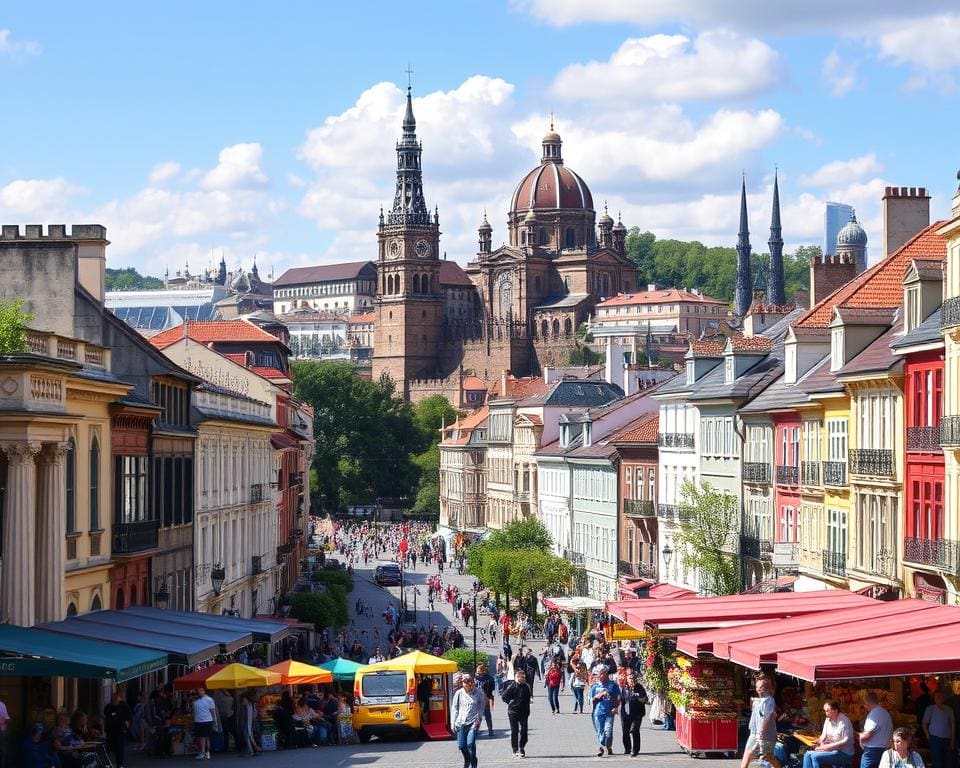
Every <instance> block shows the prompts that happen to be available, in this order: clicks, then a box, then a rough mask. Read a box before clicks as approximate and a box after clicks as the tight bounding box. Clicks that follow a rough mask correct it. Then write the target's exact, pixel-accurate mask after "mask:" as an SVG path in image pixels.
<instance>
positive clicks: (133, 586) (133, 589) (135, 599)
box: [127, 584, 137, 605]
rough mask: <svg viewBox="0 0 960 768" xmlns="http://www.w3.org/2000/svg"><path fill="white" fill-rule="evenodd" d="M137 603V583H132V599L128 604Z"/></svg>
mask: <svg viewBox="0 0 960 768" xmlns="http://www.w3.org/2000/svg"><path fill="white" fill-rule="evenodd" d="M136 604H137V585H136V584H131V585H130V600H129V602H128V603H127V605H136Z"/></svg>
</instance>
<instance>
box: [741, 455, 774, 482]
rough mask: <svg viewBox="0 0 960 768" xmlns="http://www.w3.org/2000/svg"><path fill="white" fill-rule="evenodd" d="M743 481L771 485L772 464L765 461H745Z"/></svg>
mask: <svg viewBox="0 0 960 768" xmlns="http://www.w3.org/2000/svg"><path fill="white" fill-rule="evenodd" d="M743 482H745V483H757V484H758V485H770V465H769V464H767V462H765V461H745V462H744V463H743Z"/></svg>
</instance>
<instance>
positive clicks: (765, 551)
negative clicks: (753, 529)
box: [740, 534, 773, 560]
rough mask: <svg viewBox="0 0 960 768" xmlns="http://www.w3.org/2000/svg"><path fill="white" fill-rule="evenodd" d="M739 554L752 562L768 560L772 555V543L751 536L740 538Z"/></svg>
mask: <svg viewBox="0 0 960 768" xmlns="http://www.w3.org/2000/svg"><path fill="white" fill-rule="evenodd" d="M740 553H741V554H743V555H746V556H747V557H752V558H753V559H754V560H769V559H770V558H771V556H772V555H773V541H771V540H770V539H764V538H762V537H760V536H755V535H753V534H743V535H742V536H741V537H740Z"/></svg>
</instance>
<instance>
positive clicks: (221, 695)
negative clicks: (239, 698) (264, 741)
mask: <svg viewBox="0 0 960 768" xmlns="http://www.w3.org/2000/svg"><path fill="white" fill-rule="evenodd" d="M213 701H214V702H215V703H216V705H217V714H218V715H220V724H221V725H222V726H223V751H224V752H229V751H230V740H231V739H233V744H234V749H236V750H237V751H238V752H239V751H240V739H239V738H238V737H237V718H236V714H235V712H234V708H235V702H234V699H233V694H232V693H230V692H229V691H222V690H221V691H214V692H213Z"/></svg>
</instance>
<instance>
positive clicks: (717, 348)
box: [690, 341, 726, 357]
mask: <svg viewBox="0 0 960 768" xmlns="http://www.w3.org/2000/svg"><path fill="white" fill-rule="evenodd" d="M725 344H726V342H725V341H692V342H690V351H691V352H693V354H694V355H700V356H702V357H720V356H722V355H723V348H724V346H725Z"/></svg>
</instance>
